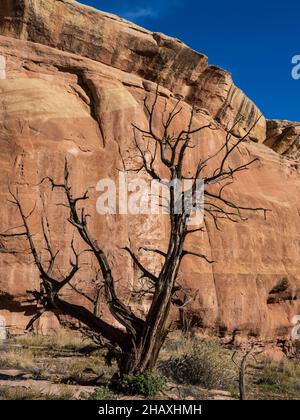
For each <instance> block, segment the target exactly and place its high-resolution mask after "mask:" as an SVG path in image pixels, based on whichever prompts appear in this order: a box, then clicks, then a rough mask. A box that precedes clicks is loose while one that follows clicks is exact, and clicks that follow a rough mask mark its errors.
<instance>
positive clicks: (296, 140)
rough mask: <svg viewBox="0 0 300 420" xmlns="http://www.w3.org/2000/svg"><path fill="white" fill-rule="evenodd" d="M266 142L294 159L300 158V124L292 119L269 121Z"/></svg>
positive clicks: (280, 152)
mask: <svg viewBox="0 0 300 420" xmlns="http://www.w3.org/2000/svg"><path fill="white" fill-rule="evenodd" d="M265 144H266V145H267V146H269V147H271V148H272V149H273V150H275V152H277V153H279V154H281V155H283V156H285V157H287V158H291V159H293V160H299V159H300V124H299V123H296V122H291V121H281V120H270V121H267V138H266V140H265Z"/></svg>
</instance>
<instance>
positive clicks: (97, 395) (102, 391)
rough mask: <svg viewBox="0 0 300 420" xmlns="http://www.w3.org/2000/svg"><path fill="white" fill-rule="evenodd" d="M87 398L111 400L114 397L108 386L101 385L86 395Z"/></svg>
mask: <svg viewBox="0 0 300 420" xmlns="http://www.w3.org/2000/svg"><path fill="white" fill-rule="evenodd" d="M83 397H84V396H83ZM87 399H89V400H95V401H107V400H113V399H114V398H113V394H112V392H111V391H110V390H109V388H108V387H103V386H102V387H99V388H96V389H95V391H94V392H93V393H92V394H90V395H89V396H88V397H87Z"/></svg>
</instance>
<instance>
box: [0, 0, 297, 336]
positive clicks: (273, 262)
mask: <svg viewBox="0 0 300 420" xmlns="http://www.w3.org/2000/svg"><path fill="white" fill-rule="evenodd" d="M0 17H1V18H0V33H1V34H2V36H0V55H2V56H4V57H5V58H6V79H5V80H0V143H1V147H0V162H1V169H2V170H1V172H0V178H1V180H0V185H1V186H0V197H1V203H2V206H1V217H0V230H2V231H3V230H5V229H6V228H7V227H13V226H16V225H18V224H19V220H18V217H17V213H16V211H15V210H14V209H13V208H12V206H11V205H9V203H7V198H8V188H7V183H8V180H9V182H10V183H11V185H13V186H18V187H19V188H20V194H21V196H22V200H23V202H24V205H26V207H27V208H28V210H29V209H30V208H31V206H32V205H33V204H34V202H35V200H37V211H36V213H35V216H34V217H33V218H32V219H31V224H32V229H33V231H34V232H35V241H36V242H37V243H41V241H42V236H41V230H40V217H39V215H40V214H41V213H42V211H43V208H42V204H41V200H40V198H39V197H40V196H42V197H43V198H44V202H45V207H46V209H47V213H48V215H49V221H50V224H51V226H52V232H51V234H52V235H51V236H52V240H53V242H54V244H55V246H56V247H57V248H61V249H64V250H67V249H68V248H69V244H70V239H71V237H72V234H73V231H72V228H71V227H70V226H69V225H68V223H67V222H66V213H65V209H64V208H63V207H58V206H57V205H56V203H58V202H60V200H61V197H58V196H53V195H51V194H49V192H48V191H47V190H46V188H45V187H42V186H38V183H39V180H40V179H41V178H42V177H43V176H45V175H49V176H52V177H55V178H56V179H61V177H62V173H63V164H64V158H65V157H66V156H67V157H68V159H69V161H70V164H71V166H72V179H73V185H74V188H75V189H76V191H78V192H82V191H85V190H86V188H87V187H90V196H91V199H90V201H89V204H88V205H89V212H90V213H91V215H92V219H91V224H92V229H93V232H94V233H95V235H96V236H97V238H98V240H99V242H100V243H103V244H104V246H105V249H106V251H107V253H108V254H109V258H110V260H111V262H112V265H113V270H114V274H115V276H116V278H118V279H120V282H119V286H118V287H119V289H120V292H121V293H122V294H123V296H124V299H129V296H128V290H129V288H130V287H131V286H132V285H133V284H137V283H138V273H136V272H135V271H134V270H133V269H132V264H131V261H130V259H129V258H128V256H127V255H125V253H124V252H123V251H122V250H121V248H122V247H124V246H128V245H129V244H130V245H131V246H132V247H133V248H134V249H136V250H137V249H138V248H139V246H141V245H150V244H151V245H155V244H158V245H159V246H160V247H161V249H162V248H163V246H164V244H165V243H166V233H167V226H168V225H167V221H166V220H165V218H164V217H161V216H160V217H155V216H151V217H147V216H138V217H137V216H100V215H98V214H97V213H96V209H95V208H96V206H95V202H96V199H97V197H98V193H97V192H96V191H95V186H96V184H97V181H98V180H99V179H100V178H112V179H117V177H118V174H119V169H122V167H123V161H125V163H128V162H130V160H131V158H132V157H133V154H132V153H133V139H132V130H131V123H132V122H135V123H139V124H143V123H145V122H146V116H145V113H144V107H143V99H144V97H145V95H146V94H148V95H150V96H151V95H152V96H153V94H154V90H155V83H154V81H156V80H157V78H158V75H160V95H161V96H160V100H159V107H160V111H161V112H162V110H163V107H164V103H165V101H167V106H168V107H170V106H172V105H173V104H174V103H175V100H176V97H178V95H180V96H181V97H183V99H184V101H183V106H184V110H183V112H182V114H181V115H180V119H179V120H178V121H177V128H182V127H183V126H185V124H186V122H187V118H188V113H189V110H190V103H191V102H196V104H197V106H198V113H197V118H196V121H195V124H197V125H202V124H206V123H207V122H208V121H210V122H212V123H214V124H215V126H216V128H217V129H216V130H214V131H213V132H212V131H208V130H206V131H205V132H204V133H202V134H201V135H200V134H199V135H197V137H196V138H195V142H196V143H197V148H196V149H195V150H193V153H191V154H190V155H189V157H188V162H187V165H188V166H189V167H191V168H192V167H193V165H195V163H196V162H197V160H198V159H199V158H200V156H203V155H206V156H207V155H208V154H209V153H212V152H213V150H215V149H216V147H218V145H220V144H221V142H222V141H224V138H225V134H226V132H225V131H224V127H225V126H227V124H230V122H232V121H233V120H234V118H236V117H237V115H240V114H239V113H240V112H241V110H242V115H244V117H245V118H244V121H243V122H242V123H241V124H240V126H239V127H237V131H236V133H235V134H236V135H239V136H241V135H243V133H245V130H246V129H247V127H249V126H251V124H253V121H254V120H255V116H258V115H259V110H258V109H257V108H256V107H255V105H254V104H253V103H252V102H251V101H250V100H249V99H248V98H247V97H246V96H245V95H244V94H243V93H242V92H241V91H240V90H239V89H237V88H236V87H235V86H234V85H233V84H232V80H231V77H230V75H229V74H228V73H226V72H224V71H223V70H221V69H217V68H214V67H209V66H208V64H207V59H206V57H204V56H203V55H201V54H198V53H196V52H194V51H192V50H190V49H188V47H186V46H184V45H183V44H182V43H180V41H177V40H173V39H170V38H167V37H165V36H163V35H160V34H151V33H150V32H148V31H145V30H143V29H141V28H139V27H137V26H136V25H133V24H131V23H128V22H126V21H124V20H121V19H120V18H117V17H113V16H111V15H107V14H103V13H100V12H95V11H94V10H92V9H90V8H87V7H81V6H79V5H78V4H76V3H73V2H70V1H59V2H58V1H53V0H51V1H50V0H47V1H46V0H40V1H35V0H24V1H18V2H13V1H4V2H2V3H1V6H0ZM91 22H92V23H93V25H92V24H91ZM87 23H88V24H87ZM159 122H160V119H159V114H158V116H157V121H156V126H157V129H158V127H159ZM251 137H252V140H254V142H253V141H250V140H249V141H247V142H245V143H244V144H243V145H242V147H241V154H238V155H237V156H236V157H235V163H237V162H246V161H248V160H249V159H252V158H255V157H259V159H260V162H259V163H258V164H257V165H256V166H255V167H253V168H252V169H251V171H248V172H246V173H243V174H241V176H240V177H239V179H238V181H237V182H236V184H235V188H234V190H233V191H231V194H232V195H233V196H234V198H235V199H236V200H238V201H239V202H240V203H242V204H245V205H248V206H249V205H251V206H259V207H265V208H269V209H271V210H272V212H270V213H269V214H268V217H267V220H264V218H263V217H262V216H261V215H259V214H255V215H251V217H250V219H249V221H247V222H245V223H240V224H232V223H226V224H224V225H223V227H222V230H221V231H217V230H216V229H215V228H214V226H213V224H212V222H211V221H210V220H209V219H205V225H206V232H205V233H201V234H197V236H195V237H194V238H193V241H192V242H191V243H190V245H191V247H192V248H193V250H195V251H198V252H201V253H206V254H207V255H208V257H211V258H212V259H213V260H215V261H216V263H215V264H213V265H208V264H206V263H204V262H202V261H199V259H195V258H186V259H185V260H184V264H183V266H182V270H181V273H180V276H181V279H182V282H183V283H184V284H185V285H186V286H187V287H189V288H190V289H192V290H193V291H195V292H196V291H198V292H197V296H196V299H195V301H194V302H193V303H191V305H190V308H189V310H190V312H191V313H193V314H194V316H195V319H196V320H197V325H198V327H199V329H202V330H206V331H210V332H214V333H217V334H221V335H233V334H237V335H239V334H241V335H245V336H247V335H249V336H257V337H260V338H263V339H272V340H274V339H276V338H284V339H289V338H290V335H291V328H292V324H291V319H292V317H293V316H294V315H295V314H299V313H300V302H299V296H300V272H299V259H300V257H299V251H300V242H299V232H300V221H299V214H300V213H299V212H300V204H299V203H298V197H299V192H300V177H299V169H298V167H297V165H295V163H294V161H291V160H286V159H284V158H282V157H280V156H279V155H277V154H276V153H275V152H273V151H272V150H270V149H269V148H267V147H266V146H265V145H263V144H262V143H263V142H264V140H265V138H266V123H265V119H264V118H262V119H261V120H260V124H259V125H258V127H257V128H256V130H255V131H254V132H253V133H252V136H251ZM77 246H80V243H79V242H78V244H77ZM10 247H13V248H16V249H17V251H19V252H18V253H16V254H14V255H11V254H9V253H7V250H9V249H10ZM22 249H23V245H22V243H21V242H20V241H19V242H16V243H13V244H11V243H7V242H6V243H3V244H2V248H1V249H0V267H1V276H0V293H1V295H0V315H2V316H4V317H5V318H6V320H7V324H8V325H10V326H14V327H18V328H20V329H23V328H24V326H25V324H26V322H27V321H28V316H29V315H30V313H31V312H32V311H33V309H34V308H32V307H30V306H29V307H28V305H26V304H25V303H24V299H25V296H26V290H28V289H32V288H34V287H35V286H37V285H38V275H37V273H36V270H35V268H34V266H33V265H32V264H30V257H29V255H28V254H26V253H20V251H21V250H22ZM68 257H69V255H68V252H65V253H62V256H61V260H60V263H61V266H62V267H64V268H65V269H66V268H67V266H68ZM144 258H145V261H146V262H147V263H148V264H150V266H151V267H152V268H155V267H156V266H157V265H158V264H159V261H158V260H156V259H155V258H153V257H152V256H151V257H149V256H147V255H146V256H144ZM147 260H148V261H147ZM90 274H91V273H90V272H88V271H87V270H82V271H81V272H80V273H79V277H80V279H81V280H82V281H87V282H88V281H89V279H90ZM283 281H284V284H285V285H286V288H285V290H284V291H280V292H275V293H271V292H272V291H273V290H274V287H275V290H276V286H277V285H278V284H281V283H282V282H283ZM67 293H68V294H69V295H70V296H71V298H74V293H73V292H71V290H69V291H67ZM132 305H133V306H134V307H135V310H136V311H141V312H143V311H144V309H145V306H146V305H147V302H144V303H143V304H142V305H141V304H138V303H136V302H134V301H133V302H132ZM24 315H25V316H24ZM106 315H107V314H106V312H104V316H106ZM175 315H176V314H175ZM52 322H54V321H53V319H52V320H51V319H50V320H48V318H47V319H46V320H45V321H44V324H46V325H45V326H44V327H41V328H46V327H47V325H48V324H50V326H51V323H52Z"/></svg>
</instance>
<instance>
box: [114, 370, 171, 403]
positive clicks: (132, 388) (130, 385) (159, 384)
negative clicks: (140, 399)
mask: <svg viewBox="0 0 300 420" xmlns="http://www.w3.org/2000/svg"><path fill="white" fill-rule="evenodd" d="M165 384H166V380H165V378H164V377H163V376H162V375H160V374H159V373H157V372H144V373H142V374H140V375H126V376H124V378H123V379H122V381H121V383H120V390H121V391H122V392H124V393H125V394H129V395H144V396H145V397H154V396H155V395H157V394H158V393H159V392H160V391H162V390H163V389H164V387H165Z"/></svg>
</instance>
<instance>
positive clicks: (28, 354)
mask: <svg viewBox="0 0 300 420" xmlns="http://www.w3.org/2000/svg"><path fill="white" fill-rule="evenodd" d="M0 366H1V368H9V369H26V370H30V369H33V368H34V367H35V359H34V354H33V352H32V351H31V350H29V349H26V350H24V349H12V350H9V351H6V352H3V353H0Z"/></svg>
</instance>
